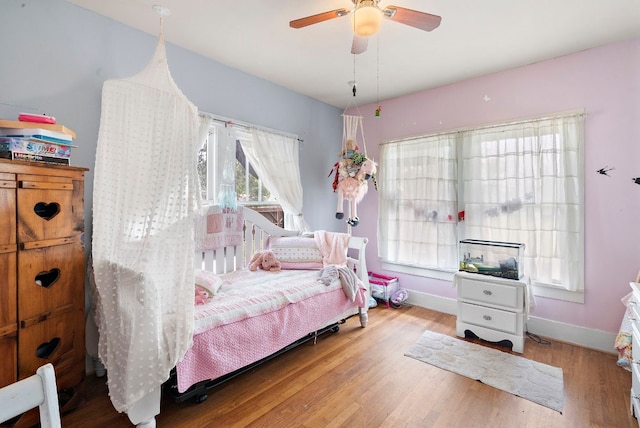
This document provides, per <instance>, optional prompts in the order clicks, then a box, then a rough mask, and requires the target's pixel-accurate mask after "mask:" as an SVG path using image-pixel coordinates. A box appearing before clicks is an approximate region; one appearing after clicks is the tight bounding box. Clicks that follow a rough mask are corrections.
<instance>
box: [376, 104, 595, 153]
mask: <svg viewBox="0 0 640 428" xmlns="http://www.w3.org/2000/svg"><path fill="white" fill-rule="evenodd" d="M571 116H578V117H586V116H587V113H586V112H585V110H584V109H575V110H567V111H563V112H559V113H555V114H553V113H552V114H545V115H539V116H533V117H529V118H521V119H514V120H512V121H510V122H504V123H500V122H494V123H485V124H484V125H478V126H465V127H462V128H454V129H450V130H447V131H441V132H436V133H433V134H422V135H414V136H410V137H406V138H394V139H393V140H387V141H384V142H383V143H382V145H384V144H390V143H397V142H399V141H407V140H417V139H420V138H425V137H439V136H441V135H448V134H459V133H462V132H466V131H482V130H484V129H490V128H500V127H505V126H510V125H519V124H523V123H528V122H536V121H542V120H549V119H559V118H563V117H571Z"/></svg>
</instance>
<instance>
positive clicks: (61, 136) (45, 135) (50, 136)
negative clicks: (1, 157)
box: [0, 128, 73, 144]
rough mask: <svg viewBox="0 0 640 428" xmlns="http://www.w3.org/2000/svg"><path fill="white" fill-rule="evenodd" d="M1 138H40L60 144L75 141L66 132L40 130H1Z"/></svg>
mask: <svg viewBox="0 0 640 428" xmlns="http://www.w3.org/2000/svg"><path fill="white" fill-rule="evenodd" d="M0 137H14V138H38V139H40V140H46V141H49V142H52V143H58V144H63V143H64V144H71V142H72V141H73V137H72V136H71V135H69V134H65V133H64V132H57V131H50V130H48V129H40V128H0Z"/></svg>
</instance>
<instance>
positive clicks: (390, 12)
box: [384, 6, 442, 31]
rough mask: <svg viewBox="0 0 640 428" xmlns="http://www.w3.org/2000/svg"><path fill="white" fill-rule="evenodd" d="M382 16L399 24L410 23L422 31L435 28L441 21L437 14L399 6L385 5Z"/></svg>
mask: <svg viewBox="0 0 640 428" xmlns="http://www.w3.org/2000/svg"><path fill="white" fill-rule="evenodd" d="M384 16H386V17H387V18H389V19H391V20H393V21H396V22H399V23H401V24H406V25H410V26H412V27H415V28H419V29H421V30H424V31H431V30H435V29H436V28H438V26H439V25H440V21H442V18H441V17H440V16H438V15H431V14H430V13H425V12H419V11H417V10H413V9H406V8H404V7H400V6H387V7H386V8H385V9H384Z"/></svg>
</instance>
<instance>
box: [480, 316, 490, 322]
mask: <svg viewBox="0 0 640 428" xmlns="http://www.w3.org/2000/svg"><path fill="white" fill-rule="evenodd" d="M482 319H484V320H485V321H491V315H483V316H482Z"/></svg>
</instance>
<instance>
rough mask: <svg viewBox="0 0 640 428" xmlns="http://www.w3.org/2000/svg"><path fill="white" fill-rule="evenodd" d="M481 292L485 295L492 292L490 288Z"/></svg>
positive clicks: (489, 294)
mask: <svg viewBox="0 0 640 428" xmlns="http://www.w3.org/2000/svg"><path fill="white" fill-rule="evenodd" d="M483 293H484V294H485V296H491V295H492V294H493V293H492V292H491V290H484V291H483Z"/></svg>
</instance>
